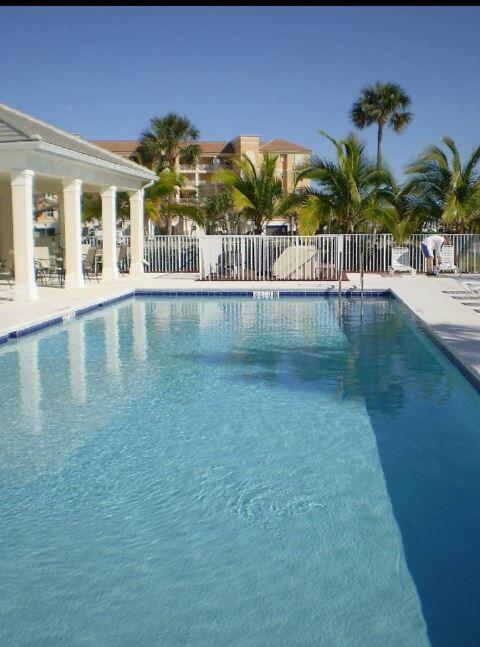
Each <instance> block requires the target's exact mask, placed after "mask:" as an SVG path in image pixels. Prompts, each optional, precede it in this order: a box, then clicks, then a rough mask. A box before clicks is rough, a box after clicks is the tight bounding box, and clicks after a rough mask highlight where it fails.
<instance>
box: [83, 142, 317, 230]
mask: <svg viewBox="0 0 480 647" xmlns="http://www.w3.org/2000/svg"><path fill="white" fill-rule="evenodd" d="M94 143H95V144H97V145H99V146H102V147H104V148H106V149H107V150H109V151H111V152H114V153H117V154H119V155H122V156H123V157H130V156H131V155H132V154H133V153H134V151H135V149H136V147H137V142H136V141H118V142H115V141H96V142H94ZM198 143H199V145H200V147H201V150H202V154H201V156H200V158H199V160H198V164H197V165H196V166H189V165H185V164H181V163H180V160H179V158H177V160H176V162H175V170H176V171H177V172H179V173H181V174H182V175H183V176H184V184H183V186H182V188H181V190H180V191H179V193H178V199H179V201H181V202H185V203H188V202H196V201H197V200H198V199H199V198H201V197H202V196H204V195H207V194H208V193H210V192H212V191H214V190H215V189H216V188H218V185H215V183H214V173H215V171H216V170H217V169H220V168H230V169H233V170H235V164H234V161H235V160H239V159H241V157H242V155H247V156H248V157H249V158H250V159H251V160H252V162H253V163H254V164H255V165H256V166H257V167H258V166H260V164H261V163H262V159H263V156H264V155H265V154H266V153H268V154H269V155H272V156H277V161H276V173H277V177H278V178H279V179H280V180H281V181H282V186H283V190H284V192H285V193H290V192H291V191H293V190H294V189H295V182H296V179H297V175H298V171H299V168H300V167H301V166H304V165H305V164H307V163H308V161H309V160H310V155H311V150H310V149H308V148H306V147H304V146H301V145H299V144H295V143H293V142H288V141H286V140H283V139H273V140H271V141H268V142H262V141H261V139H260V136H259V135H238V136H237V137H234V138H233V139H232V140H231V141H228V142H226V141H224V142H219V141H212V142H207V141H200V142H198ZM309 184H310V182H309V181H308V180H304V181H303V182H302V183H301V185H299V186H308V185H309ZM187 233H189V232H188V231H187Z"/></svg>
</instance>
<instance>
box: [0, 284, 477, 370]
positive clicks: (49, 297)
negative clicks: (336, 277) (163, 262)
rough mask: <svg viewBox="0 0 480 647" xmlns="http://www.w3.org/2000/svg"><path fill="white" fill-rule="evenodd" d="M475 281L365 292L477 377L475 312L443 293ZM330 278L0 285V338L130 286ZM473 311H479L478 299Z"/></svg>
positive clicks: (200, 287)
mask: <svg viewBox="0 0 480 647" xmlns="http://www.w3.org/2000/svg"><path fill="white" fill-rule="evenodd" d="M348 278H349V281H346V282H344V283H343V285H342V288H343V289H346V290H348V289H352V288H353V289H355V288H357V289H358V288H359V287H360V277H359V275H358V274H350V275H349V277H348ZM475 278H477V279H478V280H479V281H480V277H472V276H471V275H465V276H464V277H462V278H455V277H439V278H436V277H427V276H424V275H419V276H415V277H412V276H410V275H403V276H398V275H397V276H395V277H390V276H384V275H378V274H368V275H366V276H365V290H391V292H392V293H393V294H394V295H395V296H396V297H397V298H398V299H399V300H400V301H402V302H403V303H404V304H405V305H406V306H407V307H408V308H409V309H410V310H411V311H412V312H413V313H414V314H415V315H416V316H417V317H418V318H419V319H420V320H421V321H422V322H423V323H424V324H427V326H428V327H429V330H430V332H431V333H432V334H433V335H434V336H436V338H437V339H438V340H439V341H440V342H441V343H442V344H444V345H445V346H446V348H447V349H448V350H449V351H450V352H451V353H453V354H454V355H455V356H456V357H457V359H459V360H460V361H461V363H462V364H463V365H464V366H465V367H466V368H467V369H468V370H469V371H470V372H471V373H472V374H473V375H474V376H475V377H477V378H479V379H480V312H476V311H475V308H474V307H471V306H466V305H463V301H466V302H471V301H472V299H471V298H470V299H469V298H468V295H465V297H466V298H465V299H455V298H453V295H451V294H447V293H446V292H449V291H458V290H465V286H464V285H463V282H464V281H470V280H475ZM337 287H338V284H337V283H336V282H332V281H319V282H316V281H315V282H312V281H265V282H253V281H201V282H200V281H198V280H197V276H196V275H195V274H145V275H144V276H143V277H141V278H137V279H133V278H130V277H128V276H126V277H121V278H120V279H119V280H118V281H115V282H113V281H112V282H99V283H97V282H96V281H92V282H90V283H88V282H87V284H86V286H85V288H84V289H82V290H68V291H67V290H64V289H61V288H53V287H51V288H49V287H41V288H39V293H40V298H39V299H38V301H35V302H20V301H9V300H7V299H9V298H10V296H11V294H12V291H11V290H10V289H9V288H8V287H7V286H0V337H1V336H2V335H5V334H8V333H9V332H11V331H13V330H18V329H21V328H26V327H30V326H33V325H35V324H37V323H40V322H43V321H45V320H47V319H50V318H55V317H58V316H63V315H67V314H68V313H69V312H72V311H73V310H77V309H79V308H82V307H86V306H89V305H93V304H94V303H97V302H101V301H105V300H107V299H110V298H115V297H117V296H121V295H122V294H127V293H129V292H131V291H132V290H134V289H140V288H144V289H149V288H150V289H157V290H172V291H177V290H188V291H195V290H202V291H203V290H213V291H218V290H222V291H226V290H232V291H233V290H289V291H290V290H299V291H300V290H301V291H308V290H322V289H325V290H326V289H330V290H331V289H337ZM478 309H479V310H480V302H479V306H478Z"/></svg>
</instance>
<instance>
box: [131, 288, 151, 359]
mask: <svg viewBox="0 0 480 647" xmlns="http://www.w3.org/2000/svg"><path fill="white" fill-rule="evenodd" d="M145 306H146V304H145V301H137V300H136V299H135V300H134V301H133V303H132V310H133V312H132V318H133V322H132V323H133V353H134V355H135V358H136V359H137V360H138V361H139V362H144V361H145V360H146V359H147V354H148V351H147V328H146V316H145V314H146V313H145Z"/></svg>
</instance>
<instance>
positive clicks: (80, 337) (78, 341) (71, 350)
mask: <svg viewBox="0 0 480 647" xmlns="http://www.w3.org/2000/svg"><path fill="white" fill-rule="evenodd" d="M68 356H69V358H70V367H69V368H70V391H71V393H72V396H73V398H74V399H75V400H77V402H80V403H82V404H84V403H85V402H86V401H87V375H86V362H85V323H84V322H83V321H76V322H75V324H73V325H71V326H69V327H68Z"/></svg>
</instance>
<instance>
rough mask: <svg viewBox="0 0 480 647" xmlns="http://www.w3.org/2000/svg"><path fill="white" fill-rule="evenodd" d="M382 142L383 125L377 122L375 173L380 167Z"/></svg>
mask: <svg viewBox="0 0 480 647" xmlns="http://www.w3.org/2000/svg"><path fill="white" fill-rule="evenodd" d="M382 140H383V123H382V122H378V132H377V171H379V170H380V167H381V166H382Z"/></svg>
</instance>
